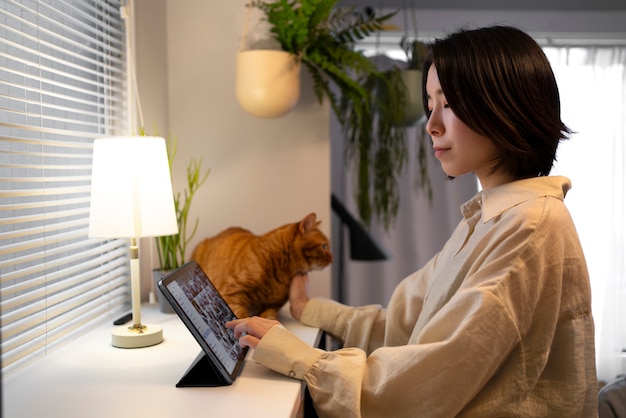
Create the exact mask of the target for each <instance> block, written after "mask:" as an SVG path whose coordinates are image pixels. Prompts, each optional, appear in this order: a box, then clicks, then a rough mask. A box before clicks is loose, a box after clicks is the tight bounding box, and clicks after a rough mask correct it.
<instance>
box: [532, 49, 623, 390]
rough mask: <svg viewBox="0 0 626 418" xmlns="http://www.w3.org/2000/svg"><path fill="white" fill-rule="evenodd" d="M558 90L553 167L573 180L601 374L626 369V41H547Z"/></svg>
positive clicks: (572, 200) (606, 376)
mask: <svg viewBox="0 0 626 418" xmlns="http://www.w3.org/2000/svg"><path fill="white" fill-rule="evenodd" d="M544 50H545V52H546V54H547V55H548V58H549V59H550V61H551V63H552V66H553V68H554V72H555V75H556V77H557V80H558V83H559V88H560V92H561V102H562V112H563V114H562V117H563V121H564V122H565V123H566V124H567V125H568V126H569V127H570V129H572V130H573V131H575V133H574V134H573V135H572V136H571V139H570V140H568V141H566V142H563V143H561V145H560V147H559V152H558V154H557V158H558V162H557V164H556V165H555V168H554V170H553V173H554V174H563V175H566V176H568V177H569V178H570V179H571V180H572V190H571V191H570V192H569V193H568V195H567V197H566V199H565V203H566V205H567V206H568V208H569V210H570V212H571V214H572V217H573V219H574V223H575V224H576V228H577V230H578V234H579V236H580V240H581V242H582V246H583V250H584V252H585V257H586V259H587V264H588V268H589V275H590V280H591V290H592V310H593V315H594V321H595V326H596V335H595V337H596V338H595V339H596V362H597V369H598V378H599V379H600V380H604V381H610V380H613V379H614V378H615V377H616V376H617V375H618V374H620V373H624V372H626V367H625V364H626V363H625V361H626V352H625V351H624V350H626V267H625V264H624V259H625V245H624V237H625V236H626V223H625V222H624V218H625V216H626V215H625V211H626V207H625V204H624V188H625V184H624V181H625V179H626V168H625V163H626V151H625V148H624V141H625V140H626V132H625V130H624V127H625V122H624V121H625V120H626V72H625V71H624V69H625V66H626V48H624V47H562V48H555V47H545V48H544Z"/></svg>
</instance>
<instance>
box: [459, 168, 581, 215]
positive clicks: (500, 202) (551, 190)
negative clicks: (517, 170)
mask: <svg viewBox="0 0 626 418" xmlns="http://www.w3.org/2000/svg"><path fill="white" fill-rule="evenodd" d="M571 187H572V183H571V181H570V180H569V179H568V178H567V177H564V176H542V177H533V178H529V179H524V180H517V181H512V182H510V183H506V184H503V185H501V186H497V187H494V188H493V189H489V190H482V191H480V192H478V193H477V194H476V195H475V196H474V197H473V198H472V199H470V200H468V201H467V202H466V203H465V204H463V206H461V212H462V213H463V216H464V217H465V218H466V219H467V218H469V217H471V216H472V215H473V214H474V213H476V211H478V210H480V209H481V208H482V220H483V223H484V222H487V221H489V220H491V219H493V218H495V217H496V216H498V215H500V214H502V213H503V212H504V211H506V210H507V209H510V208H512V207H513V206H517V205H519V204H520V203H523V202H526V201H528V200H530V199H534V198H537V197H543V196H551V197H555V198H557V199H559V200H563V199H564V198H565V195H566V194H567V191H568V190H569V189H570V188H571Z"/></svg>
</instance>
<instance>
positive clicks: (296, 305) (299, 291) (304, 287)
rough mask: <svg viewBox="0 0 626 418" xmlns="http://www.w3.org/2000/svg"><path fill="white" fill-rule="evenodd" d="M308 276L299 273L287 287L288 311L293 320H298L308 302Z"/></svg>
mask: <svg viewBox="0 0 626 418" xmlns="http://www.w3.org/2000/svg"><path fill="white" fill-rule="evenodd" d="M308 285H309V276H308V274H306V273H299V274H296V275H295V276H294V278H293V279H291V285H290V286H289V311H290V312H291V316H293V318H294V319H297V320H298V321H299V320H300V317H301V316H302V311H304V307H305V306H306V304H307V302H308V301H309V292H308V287H309V286H308Z"/></svg>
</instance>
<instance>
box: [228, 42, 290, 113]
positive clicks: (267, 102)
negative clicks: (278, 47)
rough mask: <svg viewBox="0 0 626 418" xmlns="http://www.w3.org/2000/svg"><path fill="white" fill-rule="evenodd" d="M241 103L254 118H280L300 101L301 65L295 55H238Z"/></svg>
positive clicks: (265, 52) (261, 52)
mask: <svg viewBox="0 0 626 418" xmlns="http://www.w3.org/2000/svg"><path fill="white" fill-rule="evenodd" d="M236 84H237V86H236V90H237V100H238V101H239V105H240V106H241V107H242V108H243V109H244V110H245V111H246V112H248V113H250V114H251V115H254V116H257V117H260V118H276V117H279V116H282V115H284V114H286V113H287V112H289V111H290V110H291V109H293V107H294V106H295V105H296V103H297V102H298V98H299V97H300V61H299V60H297V59H296V57H295V56H294V55H293V54H289V53H287V52H284V51H273V50H247V51H240V52H239V53H238V54H237V83H236Z"/></svg>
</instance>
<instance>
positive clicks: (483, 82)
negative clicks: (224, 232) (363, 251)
mask: <svg viewBox="0 0 626 418" xmlns="http://www.w3.org/2000/svg"><path fill="white" fill-rule="evenodd" d="M424 74H425V76H424V82H423V84H424V89H423V91H424V98H423V100H424V108H425V109H428V110H427V116H428V122H427V124H426V129H427V131H428V132H429V134H430V135H431V137H432V143H433V148H434V152H435V157H436V158H437V159H438V160H439V161H440V162H441V166H442V168H443V170H444V172H445V173H446V174H447V175H448V176H449V177H456V176H462V175H465V174H468V173H474V174H475V175H476V176H477V178H478V179H479V180H480V183H481V186H482V191H481V192H479V193H478V194H476V196H475V197H474V198H472V199H471V200H470V201H468V202H466V203H465V204H464V205H463V206H462V207H461V212H462V215H463V219H462V220H461V222H460V223H459V225H458V226H457V228H456V230H455V231H454V233H453V234H452V236H451V237H450V239H449V241H448V242H447V243H446V244H445V245H444V247H443V249H442V250H441V251H440V252H439V253H438V254H436V255H435V256H434V257H433V258H432V259H431V260H430V261H429V262H428V263H426V265H425V266H424V267H423V268H421V269H420V270H419V271H417V272H415V273H414V274H412V275H410V276H409V277H407V278H406V279H404V280H403V281H402V282H401V283H400V284H399V285H398V287H397V288H396V289H395V291H394V293H393V295H392V297H391V300H390V301H389V304H388V307H387V308H386V309H383V308H381V307H379V306H365V307H360V308H352V307H348V306H344V305H341V304H339V303H336V302H333V301H329V300H323V299H315V298H314V299H310V300H309V297H308V295H307V292H306V280H307V278H306V276H296V277H295V278H294V280H293V282H292V285H291V292H290V303H291V313H292V315H293V316H294V317H295V318H296V319H299V320H300V321H302V322H303V323H304V324H307V325H311V326H315V327H319V328H321V329H324V330H327V331H328V332H330V333H331V334H333V335H335V336H336V337H337V338H339V339H340V340H341V341H343V342H344V347H345V348H342V349H340V350H337V351H333V352H325V351H323V350H318V349H314V348H311V347H308V346H307V345H306V344H304V343H303V342H301V341H300V340H299V339H298V338H297V337H295V336H294V335H293V334H291V333H290V332H288V331H287V330H286V329H284V328H283V327H280V326H276V325H277V324H278V323H277V322H275V321H267V320H263V319H261V318H246V319H241V320H237V321H233V322H231V323H229V324H227V325H228V326H229V327H230V328H234V332H235V336H236V337H238V338H240V344H242V345H244V346H245V345H247V346H251V347H255V352H254V357H253V358H254V359H255V360H257V361H259V362H261V363H262V364H265V365H266V366H268V367H270V368H272V369H274V370H276V371H278V372H280V373H283V374H285V375H288V376H291V377H294V378H296V379H301V380H304V381H305V382H306V384H307V386H308V387H309V390H310V393H311V396H312V398H313V402H314V404H315V407H316V410H317V411H318V413H319V414H320V416H336V417H361V416H362V417H370V416H372V417H373V416H375V417H382V416H385V417H402V416H408V417H453V416H463V417H470V416H472V417H509V416H518V417H594V416H596V415H597V381H596V373H595V360H594V341H593V338H594V330H593V320H592V316H591V302H590V300H591V297H590V288H589V278H588V273H587V268H586V264H585V259H584V256H583V252H582V249H581V247H580V243H579V240H578V236H577V233H576V230H575V227H574V225H573V222H572V220H571V218H570V215H569V213H568V211H567V209H566V207H565V205H564V203H563V199H564V197H565V194H566V193H567V191H568V190H569V188H570V182H569V180H568V179H567V178H565V177H550V176H548V173H549V172H550V169H551V167H552V164H553V162H554V160H555V156H556V149H557V146H558V143H559V142H560V140H562V139H565V138H566V137H567V136H568V134H569V129H568V128H567V127H566V126H565V125H564V124H563V122H562V121H561V119H560V103H559V92H558V88H557V85H556V81H555V78H554V75H553V73H552V69H551V67H550V64H549V62H548V61H547V59H546V57H545V55H544V53H543V51H542V50H541V48H540V47H539V46H538V45H537V43H536V42H535V41H534V40H533V39H532V38H531V37H530V36H528V35H527V34H525V33H524V32H522V31H520V30H517V29H515V28H511V27H502V26H495V27H487V28H482V29H476V30H462V31H459V32H456V33H454V34H452V35H450V36H448V37H447V38H445V39H442V40H436V41H435V42H434V43H433V44H432V45H430V46H429V56H428V59H427V60H426V64H425V68H424Z"/></svg>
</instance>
